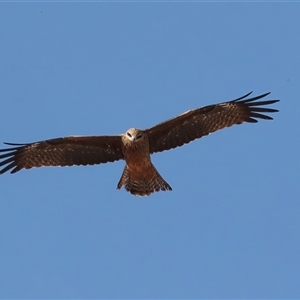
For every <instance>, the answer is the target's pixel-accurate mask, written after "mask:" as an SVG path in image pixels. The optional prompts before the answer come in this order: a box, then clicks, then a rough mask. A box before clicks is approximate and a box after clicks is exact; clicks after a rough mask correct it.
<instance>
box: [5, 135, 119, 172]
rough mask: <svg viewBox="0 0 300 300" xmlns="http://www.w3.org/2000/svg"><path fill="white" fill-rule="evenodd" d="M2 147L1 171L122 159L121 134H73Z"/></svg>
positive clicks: (91, 163) (99, 162) (90, 163)
mask: <svg viewBox="0 0 300 300" xmlns="http://www.w3.org/2000/svg"><path fill="white" fill-rule="evenodd" d="M5 144H7V145H10V146H15V147H12V148H7V149H0V153H1V152H2V153H4V154H0V160H2V161H0V167H3V166H5V167H4V168H3V169H2V170H1V171H0V174H3V173H5V172H6V171H8V170H11V173H15V172H17V171H19V170H21V169H23V168H25V169H30V168H33V167H42V166H73V165H94V164H101V163H106V162H113V161H116V160H119V159H123V152H122V149H121V136H70V137H64V138H57V139H51V140H45V141H41V142H36V143H32V144H11V143H5Z"/></svg>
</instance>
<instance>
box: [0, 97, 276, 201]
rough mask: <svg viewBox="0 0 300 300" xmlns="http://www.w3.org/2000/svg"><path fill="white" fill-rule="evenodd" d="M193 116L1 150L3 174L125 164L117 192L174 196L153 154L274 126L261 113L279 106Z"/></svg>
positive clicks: (236, 105) (246, 103)
mask: <svg viewBox="0 0 300 300" xmlns="http://www.w3.org/2000/svg"><path fill="white" fill-rule="evenodd" d="M250 94H251V93H249V94H247V95H245V96H243V97H240V98H238V99H235V100H232V101H229V102H223V103H219V104H213V105H209V106H205V107H201V108H197V109H194V110H189V111H187V112H185V113H183V114H181V115H179V116H177V117H175V118H173V119H170V120H168V121H165V122H163V123H160V124H158V125H156V126H154V127H151V128H148V129H146V130H140V129H136V128H131V129H129V130H128V131H127V132H126V133H125V134H122V135H114V136H70V137H64V138H57V139H51V140H45V141H40V142H36V143H30V144H11V143H6V144H7V145H11V146H14V147H12V148H7V149H0V152H3V153H4V154H2V155H0V159H2V161H1V162H0V167H1V166H3V169H2V170H1V171H0V174H3V173H5V172H6V171H8V170H11V173H15V172H17V171H19V170H21V169H23V168H24V169H30V168H33V167H42V166H72V165H94V164H101V163H106V162H113V161H117V160H120V159H124V160H125V162H126V165H125V168H124V171H123V174H122V176H121V179H120V181H119V183H118V186H117V188H118V189H120V188H121V187H122V186H123V185H124V186H125V189H126V190H127V191H129V192H130V193H131V194H133V195H139V196H148V195H150V194H151V193H153V192H155V191H156V192H158V191H160V190H162V191H165V190H172V188H171V187H170V185H169V184H168V183H167V182H166V181H165V180H164V179H163V178H162V177H161V175H160V174H159V173H158V171H157V170H156V169H155V167H154V166H153V164H152V162H151V158H150V154H152V153H155V152H161V151H165V150H169V149H172V148H176V147H179V146H182V145H183V144H187V143H189V142H191V141H193V140H195V139H198V138H201V137H202V136H205V135H208V134H210V133H212V132H215V131H217V130H219V129H223V128H225V127H230V126H232V125H235V124H242V123H243V122H249V123H256V122H257V119H265V120H272V118H271V117H269V116H267V115H265V114H263V113H273V112H277V111H278V110H276V109H272V108H268V107H264V106H265V105H270V104H273V103H276V102H278V101H279V100H267V101H257V100H259V99H261V98H263V97H265V96H267V95H269V93H266V94H263V95H260V96H257V97H253V98H250V99H245V98H247V97H248V96H249V95H250Z"/></svg>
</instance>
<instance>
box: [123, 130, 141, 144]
mask: <svg viewBox="0 0 300 300" xmlns="http://www.w3.org/2000/svg"><path fill="white" fill-rule="evenodd" d="M125 136H126V138H127V139H128V140H129V141H131V142H132V143H135V142H138V141H139V140H142V139H143V137H144V132H143V131H142V130H140V129H137V128H130V129H128V130H127V131H126V133H125Z"/></svg>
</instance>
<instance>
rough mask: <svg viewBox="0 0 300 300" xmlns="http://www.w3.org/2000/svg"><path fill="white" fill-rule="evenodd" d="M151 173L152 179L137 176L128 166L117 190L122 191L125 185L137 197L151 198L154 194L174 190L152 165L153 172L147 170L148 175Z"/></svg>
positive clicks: (141, 175)
mask: <svg viewBox="0 0 300 300" xmlns="http://www.w3.org/2000/svg"><path fill="white" fill-rule="evenodd" d="M149 171H150V172H149ZM149 173H150V174H151V176H150V178H149V176H147V178H146V176H144V175H143V174H139V175H138V176H136V174H132V171H130V169H129V168H128V166H127V165H126V166H125V168H124V171H123V174H122V176H121V179H120V181H119V183H118V186H117V188H118V189H120V188H121V187H122V186H123V185H125V189H126V190H127V191H128V192H130V193H131V194H133V195H136V196H149V195H150V194H151V193H153V192H158V191H167V190H169V191H171V190H172V188H171V186H170V185H169V184H168V183H167V182H166V181H165V180H164V179H163V178H162V177H161V175H160V174H159V173H158V171H157V170H156V169H155V167H154V166H153V165H152V164H151V170H147V175H148V174H149ZM132 175H134V176H132Z"/></svg>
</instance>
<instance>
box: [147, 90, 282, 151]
mask: <svg viewBox="0 0 300 300" xmlns="http://www.w3.org/2000/svg"><path fill="white" fill-rule="evenodd" d="M250 94H251V93H248V94H247V95H245V96H243V97H240V98H238V99H235V100H232V101H229V102H223V103H219V104H214V105H209V106H205V107H201V108H197V109H194V110H189V111H187V112H185V113H183V114H181V115H179V116H177V117H175V118H173V119H171V120H168V121H165V122H163V123H160V124H158V125H156V126H154V127H152V128H149V129H146V130H145V132H147V134H148V137H149V142H150V153H154V152H161V151H164V150H169V149H172V148H176V147H179V146H182V145H183V144H187V143H189V142H191V141H193V140H195V139H198V138H201V137H202V136H205V135H208V134H210V133H212V132H215V131H217V130H219V129H223V128H226V127H230V126H232V125H235V124H242V123H243V122H249V123H256V122H257V119H265V120H272V118H271V117H269V116H267V115H265V114H264V113H274V112H277V111H278V110H276V109H272V108H268V107H262V106H265V105H270V104H273V103H276V102H278V101H279V100H267V101H257V100H259V99H261V98H263V97H265V96H267V95H269V94H270V93H266V94H263V95H260V96H257V97H253V98H250V99H245V98H246V97H248V96H249V95H250Z"/></svg>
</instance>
